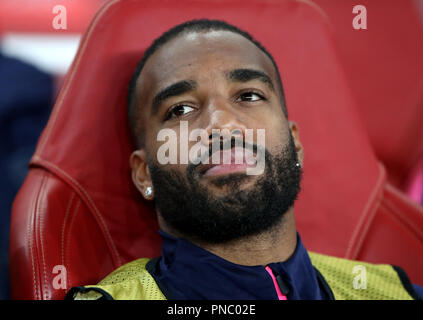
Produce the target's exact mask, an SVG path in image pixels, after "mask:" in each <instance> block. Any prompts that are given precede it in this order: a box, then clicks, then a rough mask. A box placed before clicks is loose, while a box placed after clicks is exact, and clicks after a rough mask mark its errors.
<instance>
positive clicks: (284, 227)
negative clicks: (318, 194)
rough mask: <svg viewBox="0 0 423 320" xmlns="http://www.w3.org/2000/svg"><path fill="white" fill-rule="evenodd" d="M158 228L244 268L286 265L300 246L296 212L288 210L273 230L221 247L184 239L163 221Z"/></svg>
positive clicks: (187, 238) (223, 244) (160, 220)
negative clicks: (298, 245) (272, 264)
mask: <svg viewBox="0 0 423 320" xmlns="http://www.w3.org/2000/svg"><path fill="white" fill-rule="evenodd" d="M159 224H160V227H161V228H162V230H163V231H165V232H167V233H169V234H172V235H174V236H176V237H182V238H185V239H186V240H189V241H191V242H192V243H194V244H195V245H197V246H199V247H201V248H203V249H205V250H207V251H210V252H211V253H213V254H215V255H217V256H219V257H221V258H223V259H225V260H227V261H229V262H232V263H236V264H239V265H244V266H257V265H262V266H265V265H267V264H269V263H272V262H282V261H286V260H288V259H289V258H290V257H291V255H292V254H293V253H294V251H295V248H296V245H297V231H296V226H295V218H294V210H293V208H291V209H289V210H288V211H287V212H286V213H285V215H284V217H283V219H282V220H281V221H280V222H279V223H278V224H277V225H275V226H273V227H272V229H271V230H268V231H266V232H263V233H261V234H259V235H255V236H250V237H246V238H242V239H238V240H233V241H230V242H227V243H222V244H210V243H205V242H201V241H197V240H193V239H190V238H189V237H184V236H182V235H180V234H178V232H175V231H174V230H172V229H171V228H169V227H168V226H167V225H166V224H165V223H164V222H163V220H162V219H159Z"/></svg>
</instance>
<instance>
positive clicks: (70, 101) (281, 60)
mask: <svg viewBox="0 0 423 320" xmlns="http://www.w3.org/2000/svg"><path fill="white" fill-rule="evenodd" d="M203 17H206V18H217V19H223V20H226V21H228V22H230V23H233V24H235V25H238V26H239V27H241V28H243V29H245V30H247V31H249V32H250V33H251V34H252V35H253V36H254V37H256V38H257V39H259V41H261V42H262V44H263V45H264V46H265V47H267V48H268V49H269V51H270V52H271V53H272V54H273V55H274V57H275V60H276V62H277V63H278V65H279V69H280V71H281V76H282V81H283V83H284V87H285V92H286V96H287V105H288V110H289V113H290V119H292V120H295V121H296V122H297V123H298V125H299V128H300V136H301V139H302V142H303V145H304V148H305V162H304V180H303V183H302V188H303V191H302V193H301V194H300V198H299V200H298V202H297V204H296V209H295V212H296V218H297V226H298V229H299V231H300V233H301V235H302V238H303V241H304V243H305V245H306V246H307V248H308V249H309V250H313V251H318V252H322V253H326V254H332V255H336V256H341V257H347V258H360V257H364V258H365V259H367V260H369V261H376V262H385V263H393V264H396V265H400V266H402V267H403V268H404V269H405V270H406V271H407V272H408V273H409V274H410V276H411V279H412V280H413V281H414V282H417V283H418V282H420V283H423V278H422V273H421V272H420V271H421V270H422V266H423V234H422V232H421V230H423V228H422V227H423V211H422V210H421V208H419V207H415V206H413V205H412V204H410V202H409V201H408V200H407V199H406V198H404V197H403V196H402V195H401V194H400V193H398V192H397V191H395V189H393V188H391V187H390V186H389V185H387V183H386V177H385V170H384V168H383V166H382V165H381V164H380V163H379V162H378V161H377V159H376V157H375V155H374V153H373V151H372V149H371V147H370V144H369V142H368V138H367V135H366V133H365V131H364V129H363V127H362V125H361V123H360V120H359V117H358V115H357V114H356V111H355V102H354V100H353V98H352V95H351V92H350V90H349V88H348V86H347V85H346V80H345V76H344V73H343V71H342V70H343V69H342V67H341V65H340V62H339V59H338V57H337V54H336V52H335V50H334V44H333V38H332V35H331V33H330V28H329V27H328V24H327V22H326V18H325V16H324V15H323V14H322V12H321V10H320V9H319V8H318V7H316V6H315V5H313V4H310V3H308V2H305V1H267V2H265V3H264V2H263V1H259V0H256V1H249V2H245V1H240V0H229V1H225V2H222V1H218V0H215V1H213V0H209V1H194V0H190V1H188V0H187V1H176V0H170V1H169V0H168V1H141V0H140V1H127V0H112V1H110V2H108V3H107V4H106V5H105V6H104V7H103V8H102V9H101V10H100V11H99V12H98V14H97V15H96V17H95V18H94V20H93V21H92V23H91V25H90V27H89V28H88V30H87V31H86V33H85V35H84V37H83V39H82V42H81V44H80V48H79V51H78V53H77V56H76V58H75V61H74V63H73V64H72V67H71V69H70V70H69V72H68V74H67V76H66V79H65V81H64V83H63V86H62V89H61V92H60V94H59V97H58V99H57V102H56V105H55V107H54V110H53V112H52V114H51V117H50V120H49V122H48V124H47V126H46V128H45V130H44V132H43V134H42V136H41V138H40V140H39V143H38V146H37V149H36V152H35V154H34V156H33V158H32V160H31V164H30V165H31V169H30V172H29V174H28V176H27V178H26V181H25V183H24V185H23V186H22V188H21V190H20V192H19V194H18V196H17V198H16V199H15V202H14V206H13V214H12V225H11V242H10V265H11V288H12V298H21V299H58V298H62V297H63V296H64V294H65V290H64V289H60V288H59V289H57V288H55V286H54V285H53V281H54V279H55V277H56V276H57V274H55V273H53V272H52V271H53V268H54V267H55V266H57V265H63V266H65V267H66V270H67V281H66V289H69V288H70V287H72V286H76V285H83V284H92V283H96V282H97V281H98V280H100V279H101V278H103V277H104V276H105V275H107V274H108V273H109V272H111V271H112V270H113V269H115V268H117V267H119V266H120V265H121V264H123V263H126V262H128V261H130V260H133V259H135V258H138V257H143V256H146V257H153V256H157V255H159V254H160V239H159V237H158V235H157V228H158V226H157V223H156V220H155V217H154V210H153V205H152V204H151V203H150V204H147V203H146V202H144V201H143V200H142V197H141V196H140V195H139V194H138V192H137V191H136V189H135V187H134V186H133V185H132V182H131V179H130V168H129V155H130V153H131V150H132V147H131V145H130V134H129V127H128V124H127V121H126V92H127V84H128V81H129V79H130V77H131V75H132V72H133V70H134V68H135V66H136V64H137V62H138V60H139V59H140V57H141V56H142V51H143V49H145V48H146V47H147V46H148V45H149V44H150V43H151V41H152V40H153V39H154V38H156V37H157V36H158V35H160V34H161V33H162V32H164V31H165V30H167V29H168V28H170V27H172V26H174V25H175V24H178V23H180V22H183V21H186V20H189V19H193V18H203ZM387 234H388V235H387ZM388 238H389V239H388ZM388 240H389V241H388ZM404 245H405V246H406V247H404ZM405 248H406V250H405ZM56 287H57V286H56Z"/></svg>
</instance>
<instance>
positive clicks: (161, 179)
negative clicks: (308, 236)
mask: <svg viewBox="0 0 423 320" xmlns="http://www.w3.org/2000/svg"><path fill="white" fill-rule="evenodd" d="M265 161H266V166H265V171H264V172H263V174H262V175H261V176H260V177H258V178H257V181H256V183H255V184H254V185H253V186H251V187H248V188H244V189H241V188H240V186H239V185H240V183H242V182H243V181H244V180H245V179H249V178H251V176H248V175H246V174H240V173H237V174H235V173H234V174H231V175H228V176H224V177H221V178H217V179H215V180H214V181H213V183H214V185H215V186H221V187H225V188H228V189H227V190H228V192H227V193H226V194H225V195H224V196H219V197H217V196H215V195H214V194H213V193H212V191H210V190H208V188H207V187H205V186H203V185H202V184H201V183H199V181H198V179H197V178H198V176H197V175H196V174H195V172H196V171H195V166H193V165H189V166H188V169H187V174H186V178H184V176H183V175H182V174H180V173H179V172H174V171H170V170H167V169H162V168H160V167H159V166H157V165H156V164H154V163H153V162H152V161H149V164H148V166H149V170H150V174H151V178H152V182H153V187H154V194H155V201H156V207H157V209H158V211H159V212H160V214H161V216H162V217H163V219H164V221H165V222H166V223H167V224H168V225H169V226H170V227H172V228H173V229H174V230H176V231H178V232H180V233H181V234H182V235H184V236H185V237H187V238H189V239H193V240H198V241H201V242H206V243H225V242H228V241H230V240H235V239H240V238H243V237H247V236H252V235H257V234H260V233H263V232H265V231H268V230H270V229H271V228H272V227H273V226H275V225H277V224H279V222H281V220H282V218H283V216H284V214H285V213H286V212H287V211H288V209H289V208H290V207H291V206H292V205H293V204H294V202H295V200H296V199H297V195H298V193H299V191H300V181H301V174H302V171H301V167H298V166H296V163H297V162H298V158H297V152H296V150H295V145H294V142H293V139H292V136H291V134H290V139H289V143H288V144H287V145H286V146H285V148H284V149H283V150H281V152H280V153H278V154H276V155H274V156H272V155H271V154H270V153H269V152H268V151H267V150H265Z"/></svg>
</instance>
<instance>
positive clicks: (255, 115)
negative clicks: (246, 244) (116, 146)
mask: <svg viewBox="0 0 423 320" xmlns="http://www.w3.org/2000/svg"><path fill="white" fill-rule="evenodd" d="M136 96H137V98H136V107H137V108H139V110H140V113H139V114H140V119H139V121H140V127H143V128H144V130H143V132H144V133H145V139H144V141H145V145H144V148H143V150H142V151H136V152H134V154H135V156H134V154H133V157H132V158H131V164H132V168H133V179H134V182H135V184H136V186H137V187H138V188H139V189H140V190H141V191H142V190H143V189H144V188H145V186H147V185H149V184H150V185H151V184H152V186H153V189H154V197H155V200H156V207H157V209H158V211H159V213H160V215H161V216H162V218H163V220H164V221H165V222H166V223H167V224H168V225H169V226H170V227H172V228H174V229H175V230H177V231H179V232H180V233H181V234H183V235H186V236H187V237H192V238H197V239H200V240H203V241H206V242H215V243H217V242H226V241H229V240H232V239H236V238H240V237H244V236H248V235H252V234H257V233H260V232H262V231H265V230H267V229H269V228H270V227H271V226H272V225H274V224H276V223H277V222H278V221H279V220H280V219H281V218H282V216H283V214H284V213H285V212H286V211H287V210H288V209H289V208H290V207H291V206H292V205H293V202H294V200H295V198H296V196H297V194H298V191H299V183H300V176H301V169H300V168H299V167H298V166H296V163H297V161H298V158H297V152H299V153H300V160H299V162H302V147H301V144H300V142H299V139H298V134H297V128H296V126H295V124H294V123H289V122H288V121H287V119H286V117H285V115H284V113H283V111H282V105H281V103H282V102H281V101H282V99H281V92H280V90H279V88H278V82H277V75H276V71H275V69H274V66H273V64H272V62H271V60H270V59H269V58H268V57H267V56H266V55H265V54H264V53H263V52H262V51H261V50H260V49H258V48H257V47H256V46H255V45H254V44H253V43H251V42H250V41H248V40H247V39H245V38H244V37H242V36H240V35H238V34H235V33H232V32H227V31H210V32H202V33H187V34H183V35H181V36H178V37H177V38H176V39H173V40H171V41H170V42H168V43H166V44H165V45H164V46H162V47H161V48H160V49H159V50H158V51H156V52H155V53H154V54H153V55H152V56H151V57H150V58H149V60H148V61H147V63H146V65H145V66H144V69H143V71H142V73H141V75H140V77H139V79H138V82H137V93H136ZM181 121H187V123H188V136H189V135H190V133H191V132H192V131H194V130H196V129H203V130H205V131H206V132H207V135H208V137H207V138H208V139H207V142H206V145H207V149H208V148H209V147H208V143H209V144H210V151H211V150H212V149H211V145H212V141H213V139H216V138H217V139H220V137H215V136H212V130H213V129H214V130H216V129H219V130H225V129H227V130H229V131H230V132H234V130H238V133H239V134H240V136H242V137H243V139H244V140H245V139H246V137H245V132H246V131H247V130H250V131H252V132H254V135H255V136H257V132H258V129H264V130H265V146H264V144H263V145H261V144H260V143H257V141H254V143H253V145H254V147H255V148H254V151H257V150H264V152H263V154H262V155H261V156H263V155H264V156H265V157H263V158H262V160H263V161H264V163H265V170H264V172H263V173H262V174H259V175H248V174H247V173H246V167H248V165H246V163H245V161H244V162H243V163H242V164H240V165H213V166H211V165H205V164H202V163H200V164H193V163H188V164H184V163H180V162H179V163H177V164H164V165H162V164H160V163H159V161H158V159H157V155H158V154H159V149H160V147H161V146H162V145H163V143H164V142H163V141H158V138H157V137H158V135H159V133H160V132H161V131H162V132H163V130H164V129H172V130H173V131H174V132H175V134H176V136H177V139H176V140H177V145H175V146H174V147H175V150H178V151H180V150H181V149H180V146H181V144H183V143H185V141H183V140H184V139H183V137H181V136H180V134H181V130H180V129H181ZM290 129H291V130H290ZM291 131H292V133H293V135H291ZM203 142H204V141H203ZM196 143H197V141H188V150H190V149H191V148H192V147H193V145H194V144H196ZM226 146H228V145H226ZM218 152H221V151H218ZM255 155H256V156H257V159H259V158H258V157H259V154H258V152H255ZM210 156H211V154H210ZM221 157H222V153H220V157H218V158H220V159H222V158H221ZM244 160H245V159H244ZM210 162H211V161H210ZM143 168H144V169H143Z"/></svg>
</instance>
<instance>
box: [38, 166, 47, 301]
mask: <svg viewBox="0 0 423 320" xmlns="http://www.w3.org/2000/svg"><path fill="white" fill-rule="evenodd" d="M47 175H48V173H46V177H47ZM45 181H46V182H47V178H46V179H45ZM46 182H45V183H43V185H42V187H41V190H40V196H39V198H38V201H37V202H38V205H37V213H38V214H37V220H38V228H37V230H38V234H39V240H40V249H41V261H42V263H43V275H44V282H43V283H42V298H43V299H48V297H49V290H48V281H47V271H46V269H47V268H46V262H45V258H44V244H43V242H44V239H43V227H42V226H43V221H42V220H43V217H42V216H43V214H42V212H40V210H42V206H41V204H40V202H41V201H43V200H44V199H45V192H46V188H45V185H46Z"/></svg>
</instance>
